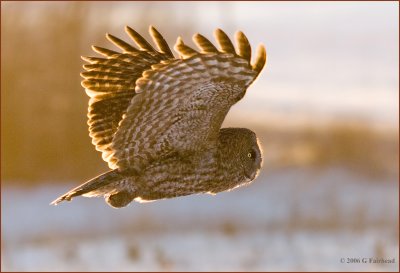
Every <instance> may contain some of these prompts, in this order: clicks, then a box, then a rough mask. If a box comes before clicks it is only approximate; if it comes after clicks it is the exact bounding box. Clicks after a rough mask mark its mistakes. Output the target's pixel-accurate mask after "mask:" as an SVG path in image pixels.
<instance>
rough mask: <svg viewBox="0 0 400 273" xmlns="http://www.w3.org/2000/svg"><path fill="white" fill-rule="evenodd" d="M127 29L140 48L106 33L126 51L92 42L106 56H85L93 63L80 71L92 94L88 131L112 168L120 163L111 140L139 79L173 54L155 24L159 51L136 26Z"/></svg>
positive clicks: (86, 59)
mask: <svg viewBox="0 0 400 273" xmlns="http://www.w3.org/2000/svg"><path fill="white" fill-rule="evenodd" d="M125 30H126V32H127V33H128V35H129V36H130V37H131V38H132V39H133V40H134V41H135V42H136V44H137V46H138V48H135V47H133V46H131V45H129V44H127V43H126V42H124V41H122V40H120V39H118V38H116V37H114V36H112V35H109V34H107V35H106V37H107V39H108V40H110V41H111V42H112V43H114V44H115V45H116V46H117V47H119V48H120V49H122V50H123V53H118V52H115V51H112V50H109V49H105V48H101V47H96V46H93V50H94V51H96V52H98V53H100V54H101V55H103V56H104V57H105V58H98V57H82V58H83V59H84V60H85V61H87V62H89V63H90V64H86V65H84V66H83V67H84V69H85V70H86V72H83V73H81V76H82V77H83V78H85V79H84V80H83V81H82V86H83V87H84V88H85V90H86V93H87V94H88V96H90V100H89V109H88V118H89V120H88V125H89V132H90V133H89V135H90V136H91V138H92V143H93V144H94V145H95V146H96V150H98V151H101V152H102V157H103V159H104V160H105V161H107V162H108V164H109V167H110V168H112V169H114V168H116V167H117V166H116V165H115V163H116V159H115V158H114V157H113V156H112V155H113V152H114V151H113V149H112V148H111V147H110V146H111V142H112V140H113V138H114V135H115V133H116V131H117V129H118V127H119V122H120V121H121V120H122V115H123V114H124V113H126V111H127V108H128V106H129V104H130V102H131V100H132V98H133V96H134V95H135V94H136V93H135V87H136V80H137V79H138V78H140V77H141V76H142V73H143V71H145V70H148V69H151V65H153V64H157V63H160V62H161V61H163V60H168V59H173V58H174V56H173V55H172V52H171V50H170V49H169V47H168V44H167V43H166V41H165V40H164V38H163V37H162V36H161V35H160V34H159V33H158V31H157V30H156V29H155V28H153V27H150V34H151V36H152V38H153V40H154V42H155V44H156V45H157V47H158V51H157V50H155V49H154V48H153V47H152V46H151V45H150V44H149V43H148V42H147V41H146V40H145V39H144V38H143V37H142V36H140V35H139V34H138V33H137V32H136V31H134V30H133V29H131V28H129V27H126V29H125Z"/></svg>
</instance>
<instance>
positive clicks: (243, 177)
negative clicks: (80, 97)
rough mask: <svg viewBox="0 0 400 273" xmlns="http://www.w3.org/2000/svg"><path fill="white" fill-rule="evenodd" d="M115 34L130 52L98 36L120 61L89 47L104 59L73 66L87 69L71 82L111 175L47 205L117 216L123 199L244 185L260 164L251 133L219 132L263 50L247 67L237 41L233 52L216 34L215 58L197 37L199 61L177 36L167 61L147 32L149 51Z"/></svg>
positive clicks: (166, 51)
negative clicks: (84, 101)
mask: <svg viewBox="0 0 400 273" xmlns="http://www.w3.org/2000/svg"><path fill="white" fill-rule="evenodd" d="M125 30H126V32H127V34H128V35H129V36H130V38H132V40H133V41H134V42H135V43H136V46H137V47H134V46H132V45H130V44H128V43H126V42H124V41H122V40H120V39H118V38H116V37H114V36H112V35H109V34H107V35H106V37H107V39H108V40H110V41H111V42H112V43H114V44H115V45H116V46H117V47H119V48H120V49H121V50H122V51H123V53H118V52H115V51H112V50H109V49H105V48H101V47H97V46H93V50H94V51H96V52H97V53H99V54H101V55H103V56H104V57H105V58H99V57H82V58H83V60H85V61H86V62H88V63H89V64H86V65H84V66H83V67H84V69H85V70H86V71H85V72H83V73H82V74H81V75H82V77H83V78H84V80H83V81H82V86H83V87H84V88H85V90H86V93H87V94H88V96H89V97H90V100H89V110H88V118H89V121H88V125H89V131H90V136H91V138H92V143H93V144H94V145H95V146H96V149H97V150H98V151H100V152H102V157H103V159H104V160H105V161H106V162H108V165H109V167H110V168H111V169H112V170H111V171H108V172H106V173H103V174H101V175H99V176H97V177H95V178H93V179H91V180H89V181H88V182H86V183H84V184H82V185H80V186H78V187H76V188H74V189H72V190H71V191H69V192H67V193H66V194H64V195H62V196H61V197H59V198H58V199H56V200H54V201H53V202H52V204H54V205H56V204H58V203H59V202H61V201H64V200H68V201H70V200H71V199H72V198H73V197H75V196H80V195H83V196H104V197H105V199H106V202H107V203H108V204H109V205H111V206H112V207H116V208H120V207H124V206H126V205H128V204H129V203H130V202H131V201H132V200H136V201H152V200H157V199H163V198H172V197H178V196H184V195H189V194H194V193H211V194H214V193H217V192H221V191H226V190H231V189H234V188H236V187H239V186H242V185H245V184H248V183H250V182H251V181H253V180H254V179H255V178H256V177H257V175H258V171H259V170H260V168H261V163H262V154H261V150H260V146H259V144H258V140H257V137H256V135H255V133H254V132H252V131H250V130H249V129H244V128H223V129H221V128H220V127H221V125H222V122H223V120H224V118H225V116H226V114H227V113H228V111H229V109H230V108H231V106H232V105H233V104H235V103H236V102H238V101H239V100H240V99H241V98H243V96H244V95H245V93H246V90H247V88H248V87H249V86H250V84H251V83H252V82H253V81H254V80H255V79H256V77H257V76H258V74H259V73H260V72H261V70H262V68H263V67H264V64H265V62H266V52H265V48H264V46H262V45H260V46H259V47H258V50H257V56H256V58H255V61H254V62H253V63H252V64H251V62H250V59H251V47H250V44H249V42H248V40H247V38H246V36H245V35H244V34H243V33H242V32H240V31H239V32H237V33H236V42H237V51H236V50H235V47H234V46H233V44H232V42H231V40H230V39H229V38H228V36H227V35H226V34H225V33H224V32H223V31H222V30H220V29H217V30H216V31H215V33H214V34H215V38H216V41H217V42H218V44H219V46H220V49H219V50H218V49H217V48H216V47H215V46H214V45H213V44H212V43H211V42H210V41H209V40H207V39H206V38H205V37H204V36H202V35H200V34H195V35H194V36H193V40H194V42H195V43H196V45H197V46H198V47H199V49H200V52H198V51H196V50H194V49H192V48H190V47H189V46H187V45H185V44H184V43H183V41H182V39H181V38H180V37H179V38H178V40H177V43H176V45H175V51H177V53H178V54H179V55H180V58H178V59H177V58H175V57H174V55H173V54H172V52H171V50H170V48H169V46H168V44H167V42H166V41H165V40H164V38H163V37H162V36H161V34H160V33H159V32H158V31H157V30H156V29H155V28H154V27H152V26H150V35H151V37H152V38H153V40H154V43H155V45H156V46H157V49H158V50H156V49H154V48H153V46H152V45H150V44H149V43H148V42H147V41H146V40H145V39H144V38H143V37H142V36H140V35H139V34H138V33H137V32H136V31H135V30H133V29H131V28H130V27H126V29H125Z"/></svg>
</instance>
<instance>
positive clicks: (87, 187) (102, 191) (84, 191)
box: [50, 170, 134, 208]
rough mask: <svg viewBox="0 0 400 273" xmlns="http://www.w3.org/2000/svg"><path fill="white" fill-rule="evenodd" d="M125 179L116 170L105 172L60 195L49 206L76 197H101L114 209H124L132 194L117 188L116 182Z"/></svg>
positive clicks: (131, 198)
mask: <svg viewBox="0 0 400 273" xmlns="http://www.w3.org/2000/svg"><path fill="white" fill-rule="evenodd" d="M124 179H126V177H125V176H124V175H123V174H121V173H120V172H119V171H118V170H112V171H108V172H105V173H103V174H101V175H99V176H97V177H95V178H93V179H91V180H89V181H87V182H85V183H83V184H82V185H80V186H78V187H76V188H74V189H72V190H70V191H69V192H67V193H66V194H64V195H61V196H60V197H58V198H57V199H56V200H54V201H53V202H51V203H50V204H51V205H58V203H60V202H62V201H64V200H66V201H71V199H72V198H74V197H76V196H81V195H82V196H86V197H93V196H102V195H104V196H105V198H106V202H107V203H108V204H109V205H110V206H112V207H115V208H120V207H125V206H126V205H128V204H129V203H130V202H131V201H132V200H133V198H134V196H133V194H132V193H130V192H128V191H126V190H123V189H121V188H120V187H118V184H119V183H118V182H120V181H122V180H124Z"/></svg>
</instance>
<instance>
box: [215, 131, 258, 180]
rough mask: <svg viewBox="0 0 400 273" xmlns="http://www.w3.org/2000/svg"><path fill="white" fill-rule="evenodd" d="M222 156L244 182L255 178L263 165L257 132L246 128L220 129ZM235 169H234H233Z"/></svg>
mask: <svg viewBox="0 0 400 273" xmlns="http://www.w3.org/2000/svg"><path fill="white" fill-rule="evenodd" d="M220 143H221V144H222V146H223V147H221V148H222V149H221V151H222V153H223V154H222V157H223V158H224V160H225V161H226V162H229V164H230V165H231V166H234V167H233V168H232V171H234V172H236V174H237V175H238V176H239V178H240V180H241V181H242V182H250V181H252V180H254V179H255V178H256V177H257V175H258V173H259V170H260V168H261V165H262V151H261V147H260V144H259V141H258V138H257V136H256V134H255V133H254V132H253V131H251V130H249V129H246V128H223V129H221V130H220ZM233 169H234V170H233Z"/></svg>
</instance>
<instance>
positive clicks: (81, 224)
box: [1, 168, 399, 271]
mask: <svg viewBox="0 0 400 273" xmlns="http://www.w3.org/2000/svg"><path fill="white" fill-rule="evenodd" d="M71 186H73V185H65V186H51V185H46V186H42V187H40V188H36V189H32V190H22V189H21V188H18V187H17V186H16V187H12V188H4V187H3V189H2V208H1V209H2V260H1V265H2V270H5V271H17V270H18V271H20V270H21V271H26V270H29V271H50V270H51V271H57V270H63V271H77V270H96V271H154V270H157V271H158V270H162V271H169V270H174V271H186V270H193V271H203V270H204V271H206V270H221V271H222V270H231V271H234V270H241V271H252V270H262V271H282V270H285V271H300V270H312V271H320V270H321V271H327V270H335V271H347V270H350V271H397V270H398V268H399V263H398V257H399V251H398V249H399V248H398V183H397V181H395V180H394V179H372V178H365V177H361V176H356V175H353V174H351V173H349V172H346V171H344V170H342V169H333V168H332V169H330V170H325V171H320V172H315V171H304V170H295V169H290V170H287V171H279V172H278V171H277V172H273V173H266V174H265V173H264V174H262V175H261V177H259V178H258V179H257V180H256V181H255V183H254V184H252V185H251V186H249V187H246V188H242V189H237V190H235V191H232V192H227V193H221V194H218V195H216V196H209V195H196V196H188V197H182V198H177V199H171V200H162V201H157V202H153V203H146V204H137V203H133V204H131V205H130V206H129V207H128V208H125V209H121V210H115V209H112V208H109V207H108V206H107V205H106V204H105V203H104V201H103V200H102V199H88V198H78V199H75V200H74V201H73V202H71V203H65V204H60V205H59V206H56V207H54V206H49V205H48V204H49V203H50V202H51V201H52V200H53V199H54V198H55V197H57V196H58V195H59V194H61V193H64V191H65V190H68V189H69V188H70V187H71ZM363 258H367V259H363ZM369 258H373V259H380V258H383V259H387V260H390V261H391V260H392V259H395V260H394V263H373V262H370V260H369ZM342 259H344V260H342Z"/></svg>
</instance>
